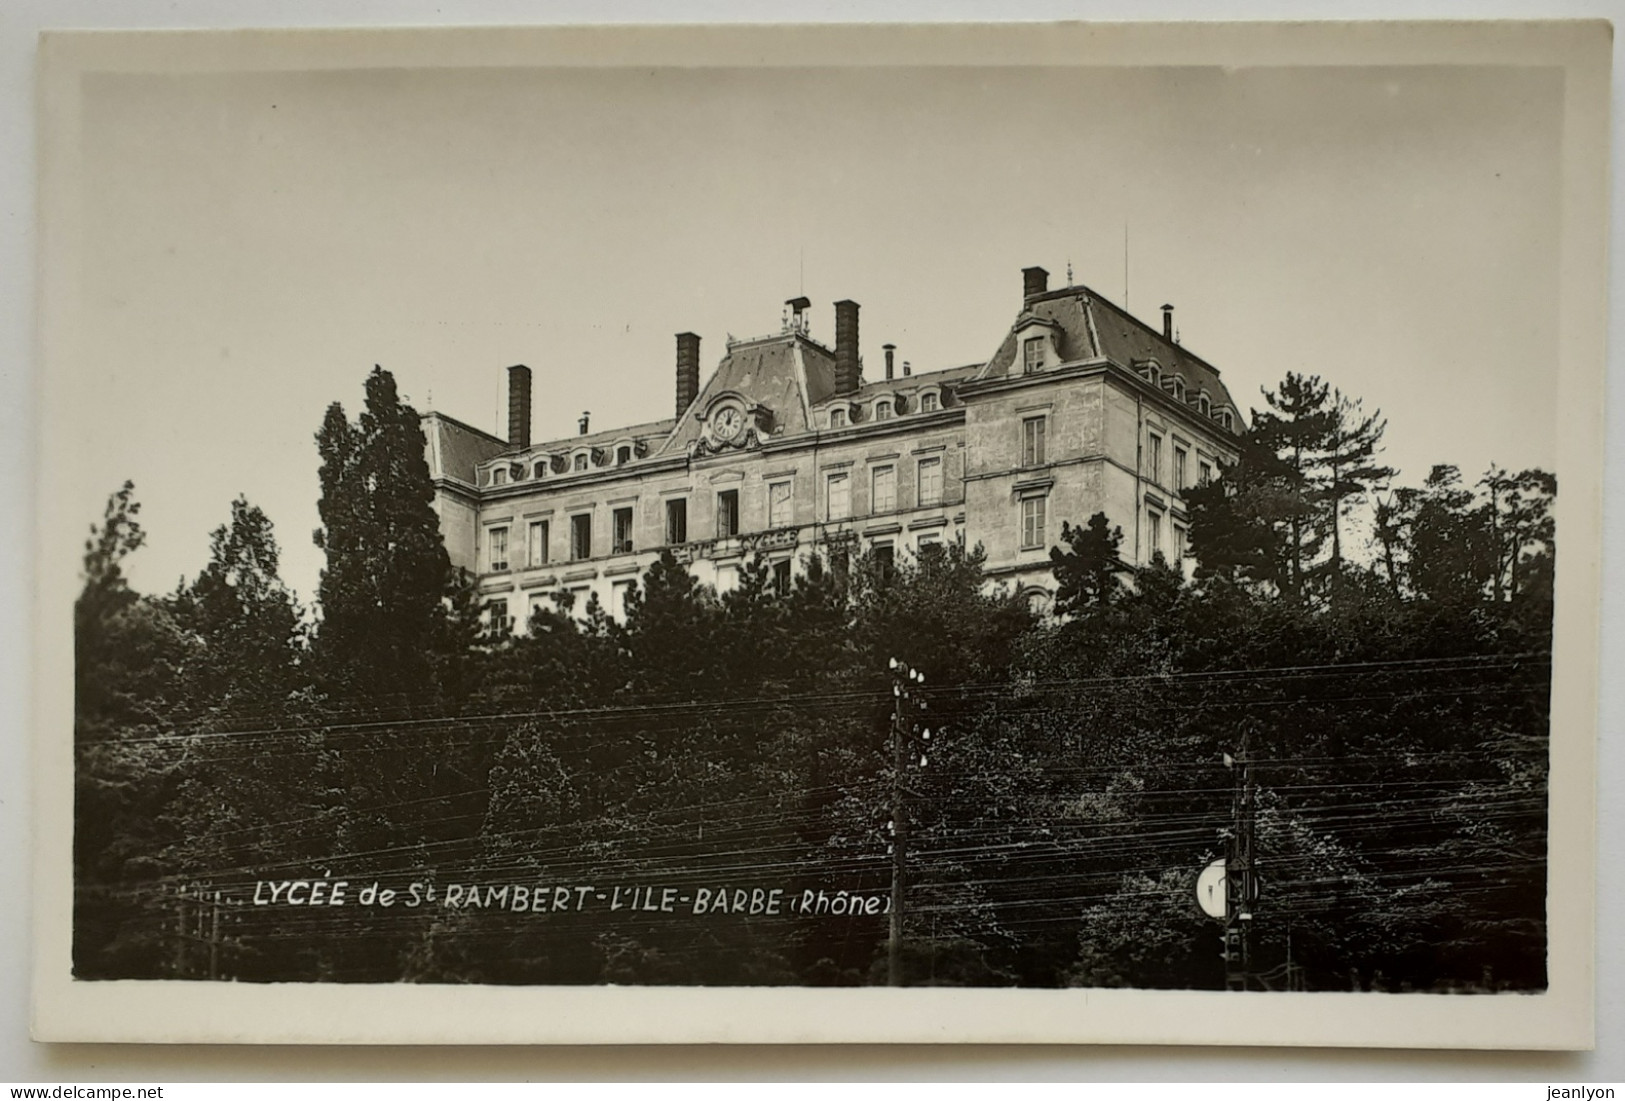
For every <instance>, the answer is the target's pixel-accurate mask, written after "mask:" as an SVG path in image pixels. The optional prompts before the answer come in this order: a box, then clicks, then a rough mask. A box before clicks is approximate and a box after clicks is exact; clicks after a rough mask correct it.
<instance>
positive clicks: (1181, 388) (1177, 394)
mask: <svg viewBox="0 0 1625 1101" xmlns="http://www.w3.org/2000/svg"><path fill="white" fill-rule="evenodd" d="M1174 398H1175V399H1176V400H1178V401H1184V400H1185V380H1184V379H1182V378H1180V377H1178V376H1177V375H1176V376H1175V377H1174Z"/></svg>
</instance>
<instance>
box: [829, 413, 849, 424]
mask: <svg viewBox="0 0 1625 1101" xmlns="http://www.w3.org/2000/svg"><path fill="white" fill-rule="evenodd" d="M829 426H830V427H831V428H845V427H846V410H845V409H831V410H830V411H829Z"/></svg>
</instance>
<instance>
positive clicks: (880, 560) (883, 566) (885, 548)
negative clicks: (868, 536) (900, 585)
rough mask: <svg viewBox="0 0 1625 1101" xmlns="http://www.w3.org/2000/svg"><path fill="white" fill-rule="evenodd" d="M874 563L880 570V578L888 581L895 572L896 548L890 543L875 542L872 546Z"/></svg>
mask: <svg viewBox="0 0 1625 1101" xmlns="http://www.w3.org/2000/svg"><path fill="white" fill-rule="evenodd" d="M872 553H873V555H874V559H875V565H876V566H877V567H878V568H879V570H880V579H881V580H882V581H890V580H891V579H892V576H893V575H894V574H895V573H896V572H897V549H896V548H895V547H893V546H892V545H891V544H890V543H876V544H875V545H874V547H873V548H872Z"/></svg>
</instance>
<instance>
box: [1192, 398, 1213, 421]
mask: <svg viewBox="0 0 1625 1101" xmlns="http://www.w3.org/2000/svg"><path fill="white" fill-rule="evenodd" d="M1196 408H1198V409H1200V410H1201V411H1202V416H1204V417H1207V416H1212V414H1213V403H1212V402H1210V401H1208V398H1207V395H1206V394H1199V395H1198V396H1197V398H1196Z"/></svg>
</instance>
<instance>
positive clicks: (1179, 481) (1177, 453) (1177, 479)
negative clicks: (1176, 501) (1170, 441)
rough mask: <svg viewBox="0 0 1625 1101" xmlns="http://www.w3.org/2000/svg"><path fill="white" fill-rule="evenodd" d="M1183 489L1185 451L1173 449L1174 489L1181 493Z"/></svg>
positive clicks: (1178, 448) (1181, 448)
mask: <svg viewBox="0 0 1625 1101" xmlns="http://www.w3.org/2000/svg"><path fill="white" fill-rule="evenodd" d="M1184 488H1185V449H1184V448H1183V447H1176V448H1174V489H1175V491H1183V490H1184Z"/></svg>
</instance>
